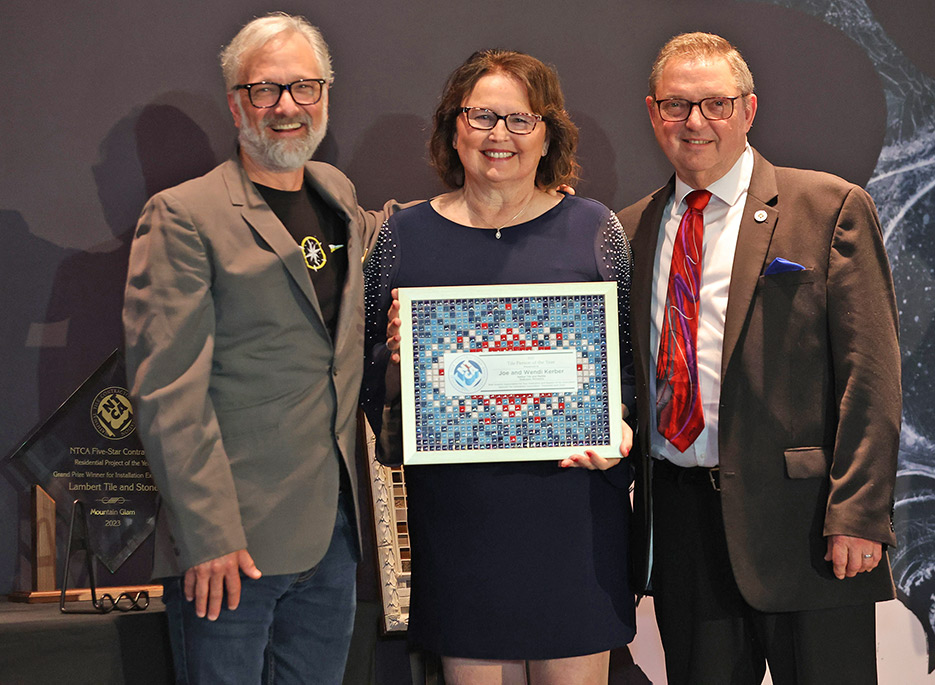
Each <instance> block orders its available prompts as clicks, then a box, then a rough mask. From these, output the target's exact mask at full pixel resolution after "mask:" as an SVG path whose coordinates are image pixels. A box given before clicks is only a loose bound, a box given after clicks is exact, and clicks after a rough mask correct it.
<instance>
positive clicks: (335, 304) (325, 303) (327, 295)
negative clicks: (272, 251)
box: [254, 183, 347, 339]
mask: <svg viewBox="0 0 935 685" xmlns="http://www.w3.org/2000/svg"><path fill="white" fill-rule="evenodd" d="M254 185H255V186H256V189H257V190H259V191H260V195H262V196H263V199H264V200H266V204H268V205H269V206H270V209H272V210H273V213H274V214H275V215H276V217H277V218H278V219H279V220H280V221H281V222H282V223H283V225H284V226H285V227H286V229H287V230H288V231H289V233H291V234H292V237H293V238H295V241H296V243H298V245H299V247H300V248H301V249H302V254H303V256H304V257H305V265H306V266H307V267H308V274H309V277H310V278H311V279H312V285H313V286H314V288H315V294H316V295H317V296H318V306H319V307H321V313H322V316H323V317H324V319H325V324H326V325H327V326H328V331H329V333H331V338H332V339H334V332H335V327H336V326H337V323H338V313H339V312H340V311H341V293H342V292H343V290H344V280H345V278H346V276H347V227H346V226H345V225H344V222H343V221H342V220H341V217H340V216H339V215H338V213H337V212H336V211H335V210H334V209H333V208H332V207H331V206H330V205H329V204H328V203H327V202H325V201H324V200H323V199H322V197H321V196H320V195H319V194H318V193H317V192H316V191H315V190H314V189H313V188H312V187H310V186H309V185H308V184H307V183H306V184H303V186H302V188H301V189H299V190H277V189H276V188H269V187H267V186H262V185H260V184H258V183H254Z"/></svg>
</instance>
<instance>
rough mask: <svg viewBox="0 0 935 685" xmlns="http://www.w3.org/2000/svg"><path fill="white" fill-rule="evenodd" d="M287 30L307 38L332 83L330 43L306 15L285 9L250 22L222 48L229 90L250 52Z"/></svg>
mask: <svg viewBox="0 0 935 685" xmlns="http://www.w3.org/2000/svg"><path fill="white" fill-rule="evenodd" d="M284 33H289V34H292V33H298V34H299V35H300V36H302V37H303V38H305V40H307V41H308V43H309V45H311V46H312V49H313V50H314V51H315V56H316V57H317V58H318V66H319V67H320V68H321V69H322V71H323V72H324V74H323V75H322V77H323V78H324V79H325V80H326V81H327V82H328V83H329V84H330V83H331V82H332V80H334V73H333V72H332V70H331V53H330V52H329V51H328V44H327V43H325V39H324V38H323V37H322V35H321V31H319V30H318V29H317V28H316V27H314V26H312V25H311V24H310V23H309V21H308V20H307V19H306V18H305V17H300V16H293V15H290V14H286V13H285V12H271V13H270V14H267V15H266V16H265V17H258V18H257V19H254V20H253V21H250V22H248V23H247V24H246V25H245V26H244V27H243V28H242V29H240V31H238V32H237V35H236V36H234V39H233V40H232V41H231V42H230V44H229V45H228V46H227V47H225V48H224V49H223V50H221V55H220V57H221V71H222V72H223V73H224V85H225V86H226V87H227V89H228V90H230V89H231V88H233V87H234V86H236V85H237V83H238V79H239V78H240V75H241V74H240V72H241V70H242V69H243V65H244V62H245V61H246V58H247V56H248V55H249V54H250V53H252V52H254V51H256V50H259V49H260V48H262V47H263V46H264V45H266V44H267V43H268V42H270V41H271V40H273V39H274V38H276V37H277V36H280V35H282V34H284Z"/></svg>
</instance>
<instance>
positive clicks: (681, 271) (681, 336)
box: [656, 190, 711, 452]
mask: <svg viewBox="0 0 935 685" xmlns="http://www.w3.org/2000/svg"><path fill="white" fill-rule="evenodd" d="M710 199H711V193H710V192H708V191H707V190H694V191H692V192H690V193H689V194H688V196H687V197H686V198H685V202H686V204H688V210H687V211H686V212H685V214H683V215H682V221H681V222H680V223H679V230H678V233H677V234H676V236H675V245H674V246H673V248H672V267H671V269H670V271H669V290H668V292H667V293H666V309H665V318H664V320H663V322H662V332H661V334H660V336H659V354H658V356H657V359H656V418H657V420H658V423H659V432H660V433H662V434H663V435H664V436H665V437H666V439H667V440H668V441H669V442H671V443H672V444H673V445H675V446H676V448H678V450H679V452H684V451H685V450H686V449H688V446H689V445H691V444H692V443H693V442H694V441H695V438H697V437H698V434H699V433H701V430H702V429H703V428H704V413H703V412H702V410H701V393H700V392H699V388H698V356H697V344H698V304H699V298H700V295H701V241H702V238H703V237H704V215H703V214H702V210H703V209H704V208H705V206H706V205H707V204H708V200H710Z"/></svg>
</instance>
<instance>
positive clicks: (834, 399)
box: [619, 153, 901, 611]
mask: <svg viewBox="0 0 935 685" xmlns="http://www.w3.org/2000/svg"><path fill="white" fill-rule="evenodd" d="M673 189H674V178H673V179H672V180H670V182H669V184H668V185H667V186H665V187H663V188H661V189H659V190H658V191H656V192H655V193H653V194H652V195H650V196H647V197H645V198H643V199H642V200H640V201H639V202H637V203H636V204H634V205H632V206H630V207H627V208H626V209H624V210H623V211H621V212H620V213H619V217H620V221H621V223H622V224H623V227H624V230H625V231H626V233H627V235H628V237H629V238H630V242H631V244H632V248H633V255H634V261H633V280H632V286H631V291H630V303H631V316H630V321H631V325H632V327H633V347H634V359H635V365H636V381H637V407H638V415H639V417H640V418H641V423H640V431H639V433H640V434H639V437H638V448H639V449H638V456H637V459H636V462H637V471H638V475H637V485H636V493H635V496H636V502H635V509H636V511H635V525H634V534H633V540H634V545H633V552H634V554H633V556H634V566H635V568H634V583H635V584H636V586H637V587H636V589H637V591H638V592H644V591H646V590H647V587H648V585H647V583H648V580H649V578H648V575H649V573H648V572H649V534H650V531H651V527H652V503H651V488H650V482H651V461H650V459H649V433H648V432H649V431H651V430H655V427H653V426H649V425H647V423H646V421H644V418H643V417H649V416H650V404H649V403H650V402H651V401H653V400H652V398H650V397H649V374H650V373H653V369H652V366H651V361H652V350H650V349H649V322H650V316H651V298H652V277H653V265H654V261H655V259H656V244H657V237H658V233H659V230H660V222H661V218H662V213H663V211H664V209H665V205H666V202H667V200H668V199H669V197H670V195H671V194H672V192H673ZM764 217H765V218H764ZM777 257H782V258H784V259H787V260H790V261H793V262H797V263H798V264H801V265H802V266H804V267H805V269H804V270H803V271H792V272H787V273H781V274H775V275H769V276H766V275H763V274H764V272H765V271H766V269H767V267H768V265H769V264H770V263H771V262H772V261H773V260H774V259H775V258H777ZM897 332H898V323H897V309H896V301H895V296H894V292H893V283H892V277H891V273H890V269H889V263H888V261H887V257H886V251H885V248H884V245H883V239H882V235H881V231H880V225H879V220H878V218H877V214H876V209H875V207H874V205H873V201H872V200H871V199H870V196H869V195H868V194H867V193H866V192H865V191H864V190H863V189H861V188H860V187H858V186H855V185H853V184H850V183H847V182H846V181H844V180H842V179H840V178H837V177H835V176H831V175H829V174H825V173H820V172H815V171H805V170H801V169H788V168H782V167H774V166H773V165H771V164H770V163H769V162H767V161H766V160H765V159H764V158H763V157H761V156H760V155H759V154H758V153H756V154H755V162H754V167H753V177H752V180H751V183H750V188H749V192H748V195H747V200H746V205H745V207H744V211H743V217H742V220H741V226H740V234H739V237H738V240H737V250H736V255H735V257H734V263H733V267H732V271H731V282H730V288H729V295H728V305H727V316H726V322H725V330H724V342H723V347H724V350H723V361H722V366H721V397H720V409H719V429H718V432H719V442H718V449H719V453H720V454H719V458H720V466H721V488H722V492H721V501H722V505H723V514H724V526H725V531H726V535H727V545H728V550H729V554H730V559H731V566H732V568H733V571H734V575H735V577H736V579H737V584H738V586H739V587H740V591H741V593H742V594H743V596H744V598H745V599H746V601H747V602H748V603H749V604H750V605H751V606H753V607H755V608H757V609H760V610H762V611H797V610H806V609H818V608H825V607H833V606H844V605H848V604H855V603H861V602H866V601H876V600H882V599H888V598H891V597H893V594H894V592H893V584H892V578H891V574H890V569H889V564H888V561H887V560H886V558H885V555H884V560H883V562H882V563H881V564H880V565H879V566H878V567H877V569H875V570H874V571H872V572H870V573H861V574H858V575H857V577H855V578H850V579H845V580H837V579H836V578H835V577H834V575H833V574H832V572H831V568H830V564H829V562H826V561H824V560H823V557H824V554H825V551H826V545H827V543H826V540H825V536H827V535H832V534H846V535H853V536H858V537H862V538H867V539H871V540H877V541H880V542H882V543H884V544H886V545H894V544H895V542H896V541H895V538H894V535H893V530H892V524H891V512H892V505H893V487H894V482H895V476H896V458H897V451H898V446H899V428H900V420H901V391H900V357H899V347H898V340H897ZM647 420H648V419H647Z"/></svg>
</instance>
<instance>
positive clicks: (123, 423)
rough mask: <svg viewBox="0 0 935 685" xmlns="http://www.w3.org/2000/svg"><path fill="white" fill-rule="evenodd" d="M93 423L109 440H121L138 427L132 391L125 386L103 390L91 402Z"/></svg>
mask: <svg viewBox="0 0 935 685" xmlns="http://www.w3.org/2000/svg"><path fill="white" fill-rule="evenodd" d="M91 423H92V424H94V429H95V430H96V431H97V432H98V433H100V434H101V435H102V436H104V437H105V438H107V439H108V440H121V439H123V438H125V437H127V436H128V435H130V433H132V432H133V431H134V430H135V429H136V424H135V423H133V407H132V406H131V405H130V393H128V392H127V391H126V389H125V388H118V387H112V388H106V389H104V390H101V391H100V392H99V393H98V394H97V397H95V398H94V401H93V402H92V403H91Z"/></svg>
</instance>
